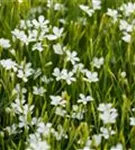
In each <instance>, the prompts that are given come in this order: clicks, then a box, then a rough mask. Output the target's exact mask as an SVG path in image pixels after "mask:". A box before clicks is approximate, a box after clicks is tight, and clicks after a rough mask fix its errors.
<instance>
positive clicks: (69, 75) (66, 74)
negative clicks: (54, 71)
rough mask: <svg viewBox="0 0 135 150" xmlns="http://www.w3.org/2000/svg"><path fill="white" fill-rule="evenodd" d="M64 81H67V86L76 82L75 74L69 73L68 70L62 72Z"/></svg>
mask: <svg viewBox="0 0 135 150" xmlns="http://www.w3.org/2000/svg"><path fill="white" fill-rule="evenodd" d="M61 73H62V79H64V80H66V82H67V84H68V85H70V84H71V83H72V82H73V81H76V79H75V78H74V77H73V75H74V73H73V72H71V71H70V72H67V70H66V69H63V70H62V72H61Z"/></svg>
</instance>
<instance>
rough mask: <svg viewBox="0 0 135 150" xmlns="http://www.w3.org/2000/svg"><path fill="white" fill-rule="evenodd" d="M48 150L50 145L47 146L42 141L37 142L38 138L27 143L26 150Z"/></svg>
mask: <svg viewBox="0 0 135 150" xmlns="http://www.w3.org/2000/svg"><path fill="white" fill-rule="evenodd" d="M49 149H50V145H48V143H47V142H46V141H45V140H44V141H40V140H38V138H37V139H36V141H35V142H34V141H32V142H30V143H29V145H28V147H27V148H26V150H49Z"/></svg>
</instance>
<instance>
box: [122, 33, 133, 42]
mask: <svg viewBox="0 0 135 150" xmlns="http://www.w3.org/2000/svg"><path fill="white" fill-rule="evenodd" d="M123 34H124V36H123V37H122V40H123V41H124V42H126V43H130V42H131V35H130V34H129V33H127V32H124V33H123Z"/></svg>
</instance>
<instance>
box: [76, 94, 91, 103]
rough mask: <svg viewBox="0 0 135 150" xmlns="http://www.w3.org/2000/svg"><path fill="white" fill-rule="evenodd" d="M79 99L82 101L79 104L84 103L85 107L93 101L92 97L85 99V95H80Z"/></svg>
mask: <svg viewBox="0 0 135 150" xmlns="http://www.w3.org/2000/svg"><path fill="white" fill-rule="evenodd" d="M79 97H80V99H78V101H77V102H78V103H83V104H84V105H86V104H87V102H89V101H93V98H92V97H91V96H86V97H85V95H84V94H82V93H81V94H80V95H79Z"/></svg>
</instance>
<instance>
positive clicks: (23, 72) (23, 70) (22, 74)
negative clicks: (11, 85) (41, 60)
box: [17, 63, 34, 82]
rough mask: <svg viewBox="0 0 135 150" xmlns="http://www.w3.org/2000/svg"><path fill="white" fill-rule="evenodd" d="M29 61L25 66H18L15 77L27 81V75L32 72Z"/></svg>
mask: <svg viewBox="0 0 135 150" xmlns="http://www.w3.org/2000/svg"><path fill="white" fill-rule="evenodd" d="M31 65H32V64H31V63H27V64H25V66H23V65H21V66H19V67H20V68H19V70H18V71H17V77H18V78H21V79H22V80H23V81H24V82H27V81H28V77H29V76H31V75H32V74H33V73H34V69H32V68H31Z"/></svg>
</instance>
